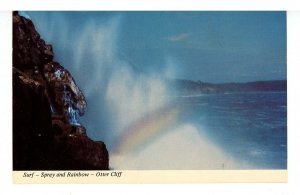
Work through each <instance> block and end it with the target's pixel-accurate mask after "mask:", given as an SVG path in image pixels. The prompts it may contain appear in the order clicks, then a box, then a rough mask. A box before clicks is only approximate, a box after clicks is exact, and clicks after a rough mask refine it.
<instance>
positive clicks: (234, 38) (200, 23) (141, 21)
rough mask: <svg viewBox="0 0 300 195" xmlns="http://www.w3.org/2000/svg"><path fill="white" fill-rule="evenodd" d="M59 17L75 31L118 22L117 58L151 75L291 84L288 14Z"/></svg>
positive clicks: (67, 14) (33, 14) (85, 14)
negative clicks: (89, 25)
mask: <svg viewBox="0 0 300 195" xmlns="http://www.w3.org/2000/svg"><path fill="white" fill-rule="evenodd" d="M54 14H57V12H50V13H49V12H48V13H47V12H30V13H29V15H30V16H31V17H32V18H33V19H34V18H39V17H45V16H49V15H54ZM59 14H60V15H61V17H63V18H64V20H66V21H67V22H68V23H70V24H72V26H73V27H74V31H76V28H81V27H80V24H82V23H86V21H94V23H97V24H99V25H101V24H103V23H107V21H110V20H111V19H112V18H118V27H117V28H118V30H117V31H116V34H117V35H116V38H115V43H114V44H115V46H114V52H115V53H116V54H117V55H118V56H120V57H121V58H124V59H125V60H126V61H128V62H129V63H130V64H132V65H133V66H134V67H135V68H137V69H139V70H140V71H142V72H145V73H147V74H150V75H160V76H162V77H168V78H180V79H190V80H195V81H197V80H201V81H205V82H213V83H224V82H248V81H256V80H277V79H286V69H287V67H286V66H287V63H286V61H287V59H286V12H271V11H266V12H245V11H243V12H236V11H235V12H230V11H225V12H224V11H223V12H201V11H199V12H196V11H188V12H124V11H123V12H60V13H59ZM70 36H72V35H70ZM95 44H96V43H95ZM54 47H55V46H54Z"/></svg>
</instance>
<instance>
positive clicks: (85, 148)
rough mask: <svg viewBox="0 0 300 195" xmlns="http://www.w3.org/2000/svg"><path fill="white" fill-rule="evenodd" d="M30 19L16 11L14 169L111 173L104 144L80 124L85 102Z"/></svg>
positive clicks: (14, 27)
mask: <svg viewBox="0 0 300 195" xmlns="http://www.w3.org/2000/svg"><path fill="white" fill-rule="evenodd" d="M53 55H54V54H53V50H52V46H51V45H47V44H46V43H45V41H44V40H43V39H41V38H40V35H39V33H38V32H37V31H36V30H35V27H34V24H33V23H32V21H31V20H29V19H27V18H25V17H23V16H20V15H19V14H18V12H13V169H14V170H93V169H94V170H96V169H108V167H109V157H108V152H107V149H106V146H105V144H104V143H103V142H101V141H97V142H96V141H93V140H91V139H90V138H89V137H88V136H87V135H86V129H85V128H84V127H83V126H81V125H80V123H79V122H78V117H79V116H81V115H83V114H84V111H85V108H86V101H85V98H84V95H83V93H82V92H81V90H80V89H79V88H78V86H77V85H76V83H75V81H74V79H73V78H72V76H71V74H70V73H69V72H68V71H67V70H66V69H65V68H64V67H63V66H61V65H60V64H59V63H58V62H54V61H53Z"/></svg>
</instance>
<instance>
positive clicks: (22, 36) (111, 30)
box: [12, 11, 288, 183]
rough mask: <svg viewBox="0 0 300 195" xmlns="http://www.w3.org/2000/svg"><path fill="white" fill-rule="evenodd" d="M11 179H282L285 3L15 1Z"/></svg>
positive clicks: (284, 154)
mask: <svg viewBox="0 0 300 195" xmlns="http://www.w3.org/2000/svg"><path fill="white" fill-rule="evenodd" d="M12 23H13V67H12V71H13V179H14V183H203V182H276V183H278V182H287V173H288V171H287V161H288V156H287V150H288V147H287V145H288V144H287V142H288V141H287V29H286V28H287V27H286V12H284V11H251V12H250V11H14V12H12Z"/></svg>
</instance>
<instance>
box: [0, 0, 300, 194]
mask: <svg viewBox="0 0 300 195" xmlns="http://www.w3.org/2000/svg"><path fill="white" fill-rule="evenodd" d="M75 1H76V0H74V1H70V0H65V1H62V0H60V1H58V0H53V1H41V0H30V2H29V0H28V1H24V0H18V1H17V0H11V1H9V0H7V1H6V2H5V1H1V4H0V10H17V9H23V10H91V9H92V10H257V9H259V10H289V11H292V10H299V4H298V3H297V1H292V0H285V1H282V0H251V1H246V0H229V1H225V0H205V1H194V2H193V1H187V0H184V1H178V0H176V1H174V0H173V1H167V0H166V1H160V3H159V4H157V3H154V1H156V0H152V1H147V2H145V1H136V0H126V1H125V0H118V1H117V0H110V1H103V0H102V1H97V4H96V5H95V4H94V3H95V1H96V0H85V1H80V2H77V1H76V3H75ZM188 2H191V3H188ZM3 14H4V15H5V13H4V12H1V13H0V86H1V95H0V97H1V99H0V102H1V105H0V106H1V107H0V108H1V112H0V114H1V117H0V124H1V127H2V128H1V130H0V131H1V134H0V135H1V136H0V155H1V163H0V185H1V187H0V194H17V193H18V194H41V193H43V194H51V195H53V194H86V193H88V194H99V193H102V194H124V193H128V192H130V193H139V194H140V193H142V194H154V193H158V192H159V193H162V194H163V193H164V194H169V193H172V194H173V193H175V194H187V193H194V192H202V193H205V194H232V195H234V194H243V195H247V194H251V195H252V194H266V195H268V194H272V195H273V194H299V193H297V192H299V191H300V190H299V188H298V186H297V183H298V181H300V180H299V175H300V170H299V165H300V160H299V151H298V150H299V149H298V148H300V147H299V142H300V136H299V131H300V129H299V122H298V120H299V119H300V118H299V114H298V113H299V107H300V106H299V99H300V91H299V90H300V87H299V84H298V83H300V81H299V77H300V74H299V73H300V72H299V66H300V44H299V43H300V40H299V34H300V26H299V24H300V13H299V12H298V13H296V12H290V13H288V94H289V97H288V135H289V136H288V137H289V138H288V139H289V140H288V143H289V145H288V147H289V153H288V168H289V181H288V183H287V184H198V185H194V184H193V185H186V184H185V185H151V186H150V185H118V186H113V185H101V184H100V185H99V184H97V185H50V186H49V185H13V184H12V177H11V171H10V168H11V162H12V161H11V132H10V131H11V81H10V80H11V79H10V78H11V63H10V61H11V60H10V59H11V40H12V39H11V28H10V26H11V20H10V18H5V17H4V15H3ZM7 64H8V65H7ZM297 114H298V115H297Z"/></svg>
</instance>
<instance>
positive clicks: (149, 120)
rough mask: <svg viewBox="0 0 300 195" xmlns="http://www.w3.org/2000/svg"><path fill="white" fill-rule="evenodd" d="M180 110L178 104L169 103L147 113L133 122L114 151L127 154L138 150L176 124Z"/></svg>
mask: <svg viewBox="0 0 300 195" xmlns="http://www.w3.org/2000/svg"><path fill="white" fill-rule="evenodd" d="M179 110H180V109H179V107H178V105H175V104H169V105H167V106H163V107H161V108H158V109H156V110H154V111H152V112H150V113H147V114H146V115H144V116H143V117H141V118H140V119H138V120H137V121H135V122H133V123H131V124H130V125H129V126H128V127H127V128H126V129H125V130H124V131H123V132H124V133H123V134H122V135H121V136H120V137H119V139H118V141H117V145H116V147H115V148H114V150H113V152H114V153H119V154H125V153H126V152H129V151H135V150H137V149H138V148H139V146H142V145H144V143H146V142H147V141H149V140H151V139H153V138H154V137H155V136H156V135H158V134H159V133H161V132H163V131H166V130H168V129H169V128H170V127H171V126H172V125H173V124H175V122H176V121H177V118H178V115H179Z"/></svg>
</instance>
